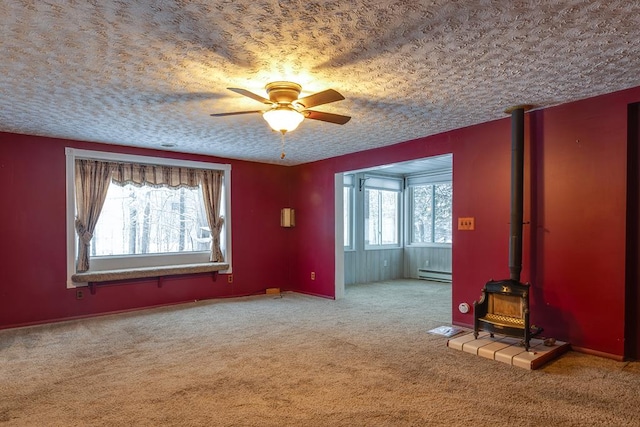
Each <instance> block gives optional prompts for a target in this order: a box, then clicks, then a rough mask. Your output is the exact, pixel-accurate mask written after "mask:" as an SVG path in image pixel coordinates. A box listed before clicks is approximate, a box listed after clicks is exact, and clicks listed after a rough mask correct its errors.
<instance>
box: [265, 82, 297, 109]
mask: <svg viewBox="0 0 640 427" xmlns="http://www.w3.org/2000/svg"><path fill="white" fill-rule="evenodd" d="M266 89H267V94H268V95H269V99H270V100H271V101H272V102H275V103H280V104H282V103H286V104H291V103H292V102H294V101H295V100H297V99H298V96H299V95H300V91H301V90H302V86H300V85H299V84H297V83H292V82H272V83H269V84H267V86H266Z"/></svg>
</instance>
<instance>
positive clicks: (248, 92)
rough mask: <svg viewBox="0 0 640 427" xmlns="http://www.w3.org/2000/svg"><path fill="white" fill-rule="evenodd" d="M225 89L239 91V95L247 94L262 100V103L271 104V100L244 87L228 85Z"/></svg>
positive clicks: (259, 100)
mask: <svg viewBox="0 0 640 427" xmlns="http://www.w3.org/2000/svg"><path fill="white" fill-rule="evenodd" d="M227 89H229V90H230V91H232V92H235V93H239V94H240V95H244V96H248V97H249V98H251V99H255V100H256V101H258V102H262V103H263V104H273V102H272V101H270V100H268V99H267V98H264V97H262V96H260V95H258V94H255V93H253V92H250V91H248V90H246V89H240V88H237V87H228V88H227Z"/></svg>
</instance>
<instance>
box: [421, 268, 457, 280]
mask: <svg viewBox="0 0 640 427" xmlns="http://www.w3.org/2000/svg"><path fill="white" fill-rule="evenodd" d="M418 279H422V280H435V281H438V282H451V273H446V272H444V271H433V270H427V269H426V268H419V269H418Z"/></svg>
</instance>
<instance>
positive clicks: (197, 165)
mask: <svg viewBox="0 0 640 427" xmlns="http://www.w3.org/2000/svg"><path fill="white" fill-rule="evenodd" d="M65 157H66V194H65V197H66V213H65V215H66V238H67V242H66V243H67V289H70V288H76V287H79V286H86V285H85V284H81V283H75V282H73V281H72V280H71V276H72V275H73V274H75V264H76V245H77V241H78V239H77V236H76V232H75V204H76V201H75V161H76V159H89V160H100V161H112V162H126V163H140V164H152V165H164V166H176V167H185V168H194V169H210V170H221V171H223V172H224V189H225V191H224V198H225V202H226V203H225V212H224V220H225V242H226V248H225V263H227V264H229V268H228V269H227V270H224V271H220V273H224V274H231V273H232V253H233V251H232V248H231V242H232V240H231V228H232V227H231V165H230V164H222V163H208V162H199V161H193V160H180V159H172V158H166V157H151V156H139V155H133V154H123V153H112V152H104V151H94V150H83V149H77V148H71V147H65ZM206 253H207V258H206V261H208V252H206ZM202 254H204V252H192V253H190V254H180V256H176V254H151V255H147V256H139V255H130V256H126V255H125V256H122V255H118V256H113V257H101V258H104V260H105V261H107V260H108V259H109V258H114V259H115V258H119V259H120V260H122V258H126V259H127V261H128V262H130V261H133V260H134V259H136V260H138V261H139V262H140V261H144V260H147V261H149V260H151V259H153V262H154V263H153V265H154V266H157V265H179V264H187V263H193V262H205V261H200V260H202V257H203V255H202ZM162 258H166V259H165V260H164V261H163V260H162ZM185 258H186V259H185ZM107 262H108V261H107ZM133 267H134V266H133V265H130V266H127V267H125V268H133ZM105 268H106V267H105ZM92 271H94V270H93V269H92Z"/></svg>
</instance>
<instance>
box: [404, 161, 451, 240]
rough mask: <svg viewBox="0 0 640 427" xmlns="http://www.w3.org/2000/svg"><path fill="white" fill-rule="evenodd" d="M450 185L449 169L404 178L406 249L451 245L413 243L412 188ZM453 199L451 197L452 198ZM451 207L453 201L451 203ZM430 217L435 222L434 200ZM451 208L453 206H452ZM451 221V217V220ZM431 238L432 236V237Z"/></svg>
mask: <svg viewBox="0 0 640 427" xmlns="http://www.w3.org/2000/svg"><path fill="white" fill-rule="evenodd" d="M437 184H451V185H453V174H452V170H451V169H447V170H440V171H437V172H433V173H429V174H415V175H409V176H407V177H405V193H406V209H405V211H406V215H405V224H406V227H405V229H406V233H405V234H406V236H405V239H406V245H405V246H407V247H440V248H442V247H450V246H451V245H452V243H438V242H414V241H413V187H418V186H424V185H437ZM452 197H453V196H452ZM451 202H452V205H453V200H452V201H451ZM432 203H433V204H434V205H433V206H432V207H433V209H432V216H433V219H434V220H435V199H433V200H432ZM452 207H453V206H452ZM451 220H452V221H453V215H452V219H451ZM432 238H433V236H432ZM451 238H452V239H453V223H452V224H451Z"/></svg>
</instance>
